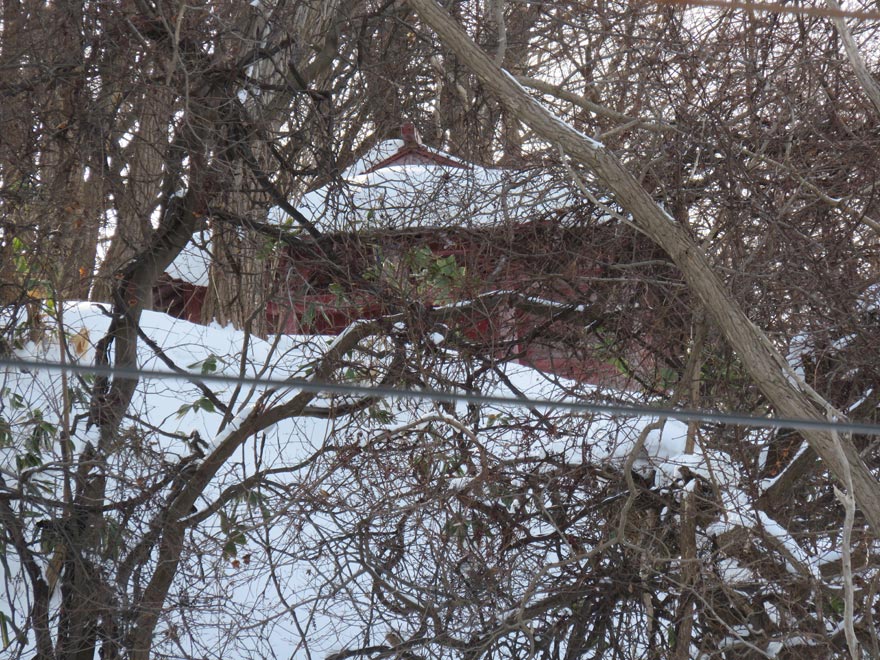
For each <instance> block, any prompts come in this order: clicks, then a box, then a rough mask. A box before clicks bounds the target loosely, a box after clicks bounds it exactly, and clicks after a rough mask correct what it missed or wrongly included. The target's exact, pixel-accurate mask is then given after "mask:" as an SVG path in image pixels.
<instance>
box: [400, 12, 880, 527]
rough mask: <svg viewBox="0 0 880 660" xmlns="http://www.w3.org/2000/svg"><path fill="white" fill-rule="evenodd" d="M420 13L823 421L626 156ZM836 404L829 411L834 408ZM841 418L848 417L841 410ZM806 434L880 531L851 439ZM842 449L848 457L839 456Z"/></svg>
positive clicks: (728, 333)
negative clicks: (590, 174) (607, 193)
mask: <svg viewBox="0 0 880 660" xmlns="http://www.w3.org/2000/svg"><path fill="white" fill-rule="evenodd" d="M408 2H409V3H410V5H412V6H413V7H414V8H416V10H417V11H418V13H419V15H420V16H421V18H422V19H423V20H424V21H425V23H427V24H428V25H429V26H430V27H431V28H432V29H433V30H434V31H435V32H436V33H437V35H438V36H439V37H440V40H441V41H442V42H443V43H444V45H445V46H446V47H448V48H450V49H451V50H452V51H453V52H455V54H456V55H457V56H458V58H459V59H460V60H461V61H462V62H464V63H465V64H466V65H467V66H468V67H469V68H470V69H471V70H472V71H473V72H474V74H475V75H476V76H477V77H478V78H479V79H480V80H481V81H482V82H483V84H484V85H486V86H487V87H488V88H490V89H491V90H492V91H493V92H495V94H497V95H498V97H499V98H500V99H501V102H502V103H503V104H504V105H505V106H506V107H507V108H508V109H509V110H510V111H511V112H513V113H515V114H516V116H517V117H519V119H520V120H521V121H522V122H523V123H525V124H526V125H527V126H529V127H530V128H531V129H532V130H534V131H535V132H536V133H537V134H539V135H541V136H542V137H543V138H544V139H546V140H548V141H549V142H551V143H552V144H555V145H558V146H559V148H560V149H562V150H563V151H564V152H565V153H566V154H568V155H569V156H570V157H572V158H573V159H574V160H576V161H578V162H580V163H582V164H583V165H585V166H587V167H589V168H591V169H592V170H593V171H595V172H596V174H597V176H598V177H599V179H600V180H601V181H602V183H603V184H604V185H605V186H607V187H608V188H609V189H610V190H611V191H612V192H613V193H614V194H615V196H616V197H617V200H618V202H619V203H620V204H621V206H622V207H623V208H625V209H626V210H627V211H628V212H629V213H630V214H632V218H633V220H634V222H635V224H636V226H637V227H638V229H640V230H641V231H642V232H644V233H645V234H646V235H647V236H648V237H649V238H651V239H652V240H653V241H654V242H656V243H657V244H658V245H660V246H661V247H662V248H663V249H664V250H665V251H666V252H667V253H668V254H669V256H670V257H671V258H672V260H673V261H674V262H675V264H676V265H677V266H678V268H679V269H680V270H681V272H682V274H683V276H684V278H685V280H686V281H687V284H688V286H689V287H690V289H691V291H693V292H694V293H695V294H696V295H697V297H698V298H699V299H700V301H701V302H702V304H703V306H704V307H705V309H706V311H707V312H708V314H709V316H710V318H711V319H712V320H713V321H714V322H715V324H716V326H717V327H718V328H719V329H720V330H721V331H722V332H723V333H724V336H725V337H726V338H727V341H728V342H730V344H731V346H732V347H733V348H734V350H736V351H737V353H738V354H739V356H740V358H741V359H742V361H743V364H744V365H745V366H746V369H747V370H748V372H749V375H750V376H751V377H752V379H753V380H754V381H755V383H756V384H757V385H758V387H759V388H760V389H761V391H762V392H763V393H764V395H765V396H766V397H767V399H768V400H769V401H770V403H771V404H772V405H773V406H774V408H775V409H776V411H777V413H779V414H781V415H783V416H786V417H792V418H803V419H811V420H822V419H823V415H821V414H819V413H818V412H817V410H816V406H815V405H814V403H812V401H811V398H810V396H809V395H808V394H807V393H806V391H805V389H804V388H803V387H802V386H799V385H798V384H795V383H792V382H791V380H790V379H791V377H792V376H791V369H790V368H789V366H788V364H787V363H786V361H785V359H784V358H783V357H782V355H780V353H779V352H778V351H777V350H776V349H775V347H774V346H773V344H772V343H771V342H770V340H769V339H768V337H767V335H766V334H764V333H763V332H762V331H761V330H760V329H759V328H758V327H757V326H755V325H754V324H753V323H752V322H751V321H750V320H749V318H748V317H747V316H746V314H745V312H744V311H743V310H742V308H741V307H740V306H739V304H738V303H737V302H736V300H734V298H733V297H732V295H731V294H730V292H729V291H728V290H727V288H726V287H725V286H724V284H723V283H722V282H721V280H720V278H719V277H718V275H717V274H716V273H715V271H714V270H713V269H712V267H711V266H710V264H709V261H708V259H707V258H706V256H705V255H704V254H703V252H702V251H701V250H700V248H699V247H698V246H697V245H696V244H695V243H694V242H693V241H692V240H691V239H690V237H689V236H688V234H687V232H686V231H685V229H684V228H683V227H682V226H681V225H679V224H678V223H676V222H675V220H674V219H673V218H672V217H671V216H670V215H669V214H668V213H666V212H665V211H664V210H663V209H662V208H660V207H659V206H658V205H657V204H656V203H655V202H654V200H653V199H651V196H650V195H648V193H647V192H646V191H645V190H644V189H643V188H642V187H641V185H640V184H639V182H638V181H637V180H636V179H635V178H634V177H633V176H632V174H630V173H629V171H628V170H627V169H626V168H625V167H624V166H623V164H622V163H621V162H620V160H619V159H618V158H617V157H616V156H614V154H612V153H610V152H609V151H608V150H607V149H605V147H604V145H602V144H601V143H599V142H596V141H595V140H592V139H590V138H588V137H587V136H585V135H583V134H582V133H579V132H578V131H576V130H574V129H573V128H572V127H571V126H569V125H568V124H567V123H565V122H564V121H562V120H560V119H558V118H557V117H555V116H553V115H552V114H551V113H550V112H548V111H547V110H546V109H545V108H544V107H543V106H542V105H541V104H540V103H538V102H537V101H536V100H535V99H534V98H532V97H531V96H530V95H529V94H528V93H527V92H526V91H525V90H524V89H523V88H522V87H521V86H520V85H519V84H518V83H517V82H516V81H515V80H514V79H513V78H512V77H511V76H510V75H509V74H508V73H506V72H505V71H503V70H502V69H500V68H499V67H497V66H496V65H495V64H494V63H493V62H492V61H491V60H490V59H489V58H488V57H487V56H486V55H485V53H483V52H482V51H481V50H480V49H479V48H477V47H476V45H475V44H474V43H473V42H472V41H471V40H470V38H469V37H468V36H467V34H465V32H464V31H463V30H462V29H461V28H460V27H459V26H457V25H456V24H455V23H454V22H453V21H452V20H451V19H450V18H449V16H448V15H447V14H446V13H445V12H444V11H443V10H442V9H440V8H439V7H438V6H437V5H436V4H435V3H434V2H433V0H408ZM830 411H831V406H830V404H826V411H823V413H825V412H830ZM838 415H839V417H843V415H842V414H839V413H838ZM803 435H804V437H805V438H806V440H807V442H808V443H809V444H810V446H811V447H812V448H813V449H814V450H815V451H816V453H817V454H818V455H819V456H820V457H821V458H822V460H823V461H825V463H826V465H827V466H828V468H829V469H830V471H831V472H832V473H833V474H834V476H835V477H836V478H837V479H838V480H839V481H840V482H841V483H846V475H847V471H851V472H852V483H853V490H854V495H855V498H856V501H857V503H858V505H859V507H860V508H861V510H862V512H863V513H864V515H865V517H866V518H867V519H868V522H869V523H870V525H871V527H872V529H873V530H874V533H875V534H880V484H878V482H877V480H876V479H875V478H874V476H873V475H872V474H871V473H870V472H869V471H868V468H867V467H866V466H865V464H864V462H863V461H862V459H861V458H860V456H859V454H858V452H857V451H856V449H855V447H854V446H853V444H852V442H850V441H849V439H847V438H842V439H841V444H842V452H839V451H838V448H837V445H836V443H835V440H834V438H833V437H832V435H831V434H830V433H828V432H825V431H804V432H803ZM841 453H842V454H843V457H841Z"/></svg>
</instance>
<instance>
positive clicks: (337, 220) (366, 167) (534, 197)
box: [269, 126, 578, 232]
mask: <svg viewBox="0 0 880 660" xmlns="http://www.w3.org/2000/svg"><path fill="white" fill-rule="evenodd" d="M410 128H411V130H412V131H414V136H412V134H411V136H410V138H409V139H403V140H388V141H385V142H381V143H379V144H377V145H376V146H374V147H373V148H372V149H371V150H369V151H368V152H367V153H366V154H365V155H364V156H363V157H361V158H360V159H359V160H358V161H357V162H355V163H354V164H353V165H352V166H351V167H349V168H347V169H346V170H345V171H344V172H343V174H342V176H341V178H340V179H339V180H337V181H334V182H332V183H330V184H328V185H326V186H324V187H322V188H319V189H317V190H313V191H311V192H309V193H307V194H306V195H305V196H304V197H303V199H302V200H301V201H300V203H299V205H298V207H299V210H300V211H301V212H302V213H303V215H305V216H306V217H307V218H308V219H309V220H310V221H311V222H313V223H314V224H315V225H316V226H317V227H318V228H319V229H321V230H322V231H326V232H336V231H357V230H363V229H374V230H401V229H413V228H426V227H451V226H456V227H474V226H488V225H501V224H509V223H523V222H528V221H532V220H537V219H541V218H543V217H546V216H548V215H549V214H551V213H553V212H555V211H557V210H558V209H560V208H565V207H567V206H570V205H571V204H573V203H574V202H575V201H576V199H577V198H578V194H577V193H576V192H575V191H574V190H572V189H571V187H570V186H569V185H568V184H567V183H566V182H565V181H563V178H562V177H555V176H553V175H552V173H550V172H548V171H547V170H546V169H541V170H513V169H502V168H494V167H481V166H479V165H474V164H472V163H468V162H466V161H463V160H461V159H458V158H455V157H454V156H452V155H450V154H447V153H444V152H442V151H439V150H437V149H433V148H431V147H428V146H426V145H424V144H422V143H421V141H420V140H419V139H418V133H417V132H415V129H414V128H412V127H410ZM403 135H404V137H405V138H406V137H407V130H406V126H404V131H403ZM269 217H270V220H274V221H275V222H278V223H280V224H286V223H289V222H290V219H289V218H288V217H287V215H286V214H285V213H284V212H283V211H282V210H281V209H280V208H274V209H272V210H271V211H270V214H269Z"/></svg>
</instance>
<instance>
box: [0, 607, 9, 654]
mask: <svg viewBox="0 0 880 660" xmlns="http://www.w3.org/2000/svg"><path fill="white" fill-rule="evenodd" d="M0 643H2V644H3V649H4V650H5V649H6V648H8V647H9V643H10V642H9V627H8V624H7V623H6V614H5V613H4V612H0Z"/></svg>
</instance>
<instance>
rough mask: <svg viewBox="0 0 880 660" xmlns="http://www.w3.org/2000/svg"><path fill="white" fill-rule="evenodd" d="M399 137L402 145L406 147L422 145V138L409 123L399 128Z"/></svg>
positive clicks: (413, 125)
mask: <svg viewBox="0 0 880 660" xmlns="http://www.w3.org/2000/svg"><path fill="white" fill-rule="evenodd" d="M400 136H401V137H402V138H403V144H404V146H406V147H417V146H421V144H422V136H421V135H419V129H417V128H416V125H415V124H413V123H412V122H411V121H408V122H404V124H403V126H401V127H400Z"/></svg>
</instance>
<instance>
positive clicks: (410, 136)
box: [347, 122, 468, 175]
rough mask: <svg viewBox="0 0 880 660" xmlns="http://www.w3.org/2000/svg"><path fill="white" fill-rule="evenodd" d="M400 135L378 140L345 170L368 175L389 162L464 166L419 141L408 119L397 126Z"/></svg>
mask: <svg viewBox="0 0 880 660" xmlns="http://www.w3.org/2000/svg"><path fill="white" fill-rule="evenodd" d="M400 137H401V138H402V139H400V140H388V141H386V142H382V143H380V144H379V148H378V149H377V148H376V147H374V148H373V149H371V150H370V151H369V152H367V156H365V157H364V158H361V159H360V160H359V161H358V162H357V163H355V164H354V165H353V166H352V167H350V168H348V170H347V173H349V174H353V175H358V174H370V173H371V172H375V171H376V170H381V169H382V168H383V167H391V166H392V165H407V166H408V165H442V166H443V167H453V168H462V169H466V168H467V167H468V164H467V163H465V162H464V161H462V160H459V159H457V158H455V157H454V156H452V155H450V154H447V153H444V152H442V151H439V150H437V149H432V148H430V147H428V146H426V145H424V144H422V138H421V136H420V135H419V131H418V129H417V128H416V127H415V125H414V124H412V123H411V122H407V123H405V124H404V125H403V126H402V127H401V130H400Z"/></svg>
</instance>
